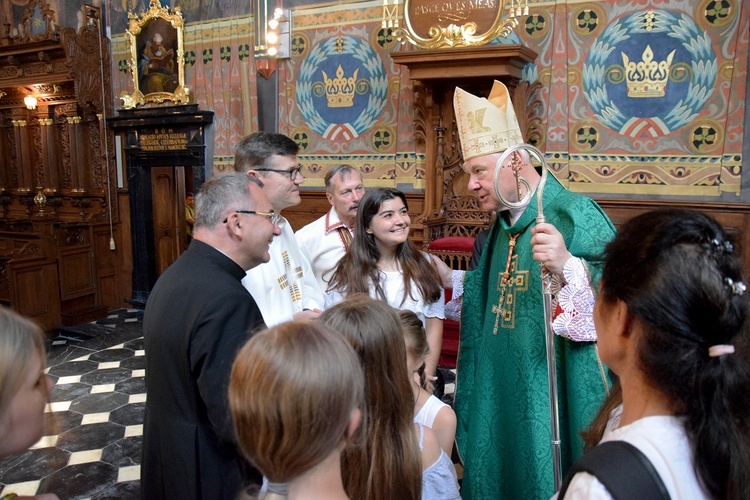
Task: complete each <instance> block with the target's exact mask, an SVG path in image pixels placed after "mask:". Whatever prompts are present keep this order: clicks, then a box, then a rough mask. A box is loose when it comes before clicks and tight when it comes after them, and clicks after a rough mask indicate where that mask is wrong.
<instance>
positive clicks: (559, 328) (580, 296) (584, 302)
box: [552, 257, 596, 342]
mask: <svg viewBox="0 0 750 500" xmlns="http://www.w3.org/2000/svg"><path fill="white" fill-rule="evenodd" d="M563 277H564V278H565V282H566V284H565V286H563V287H562V288H561V289H560V291H559V292H558V294H557V305H558V306H559V307H560V309H562V312H561V313H560V314H558V315H557V317H555V319H554V320H553V321H552V330H554V332H555V333H556V334H558V335H560V336H561V337H565V338H567V339H570V340H574V341H576V342H596V329H595V328H594V291H593V290H592V289H591V282H590V280H589V273H588V270H587V269H586V265H585V263H584V262H583V260H582V259H579V258H578V257H572V258H570V259H568V261H567V262H566V263H565V266H563Z"/></svg>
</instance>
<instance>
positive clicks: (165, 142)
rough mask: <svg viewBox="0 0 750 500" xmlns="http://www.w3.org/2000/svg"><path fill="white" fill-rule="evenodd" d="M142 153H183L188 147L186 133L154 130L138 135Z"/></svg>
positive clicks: (163, 129) (165, 129) (166, 129)
mask: <svg viewBox="0 0 750 500" xmlns="http://www.w3.org/2000/svg"><path fill="white" fill-rule="evenodd" d="M138 139H139V143H140V146H141V150H142V151H184V150H186V149H187V145H188V133H187V131H174V130H172V129H170V128H162V129H154V131H153V133H144V132H141V133H140V134H139V135H138Z"/></svg>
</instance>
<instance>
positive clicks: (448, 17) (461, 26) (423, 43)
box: [384, 0, 528, 49]
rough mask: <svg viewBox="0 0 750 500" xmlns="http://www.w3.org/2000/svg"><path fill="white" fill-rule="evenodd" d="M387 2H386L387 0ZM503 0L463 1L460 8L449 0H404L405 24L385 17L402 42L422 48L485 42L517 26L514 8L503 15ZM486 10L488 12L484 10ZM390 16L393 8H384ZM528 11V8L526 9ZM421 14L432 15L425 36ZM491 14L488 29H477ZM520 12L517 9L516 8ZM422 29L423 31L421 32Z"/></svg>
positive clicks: (392, 14) (503, 35) (504, 6)
mask: <svg viewBox="0 0 750 500" xmlns="http://www.w3.org/2000/svg"><path fill="white" fill-rule="evenodd" d="M386 4H387V3H386ZM505 4H506V2H505V0H497V1H495V2H471V3H469V2H465V3H462V6H461V7H460V8H459V7H457V6H456V5H454V4H453V3H452V2H447V1H445V0H442V1H428V2H426V1H424V0H404V23H405V25H406V26H405V28H400V27H398V21H397V20H396V21H395V22H394V21H393V20H389V21H386V19H385V17H384V24H389V25H390V26H389V27H392V29H393V30H394V32H395V35H396V36H397V39H398V40H399V41H400V42H401V43H405V42H406V41H408V42H410V43H411V44H413V45H416V46H417V47H421V48H423V49H436V48H440V47H464V46H471V45H485V44H487V43H489V42H490V41H491V40H493V39H495V38H497V37H507V36H508V35H509V34H510V33H511V32H512V31H513V30H514V29H515V28H516V26H518V19H517V17H516V14H515V11H514V10H513V9H511V15H510V16H509V17H508V18H506V19H503V12H504V11H505V8H506V5H505ZM484 11H487V12H484ZM384 12H386V13H387V14H388V16H389V19H390V18H393V17H394V12H393V11H392V10H388V11H386V7H385V6H384ZM527 12H528V11H527ZM422 14H424V15H425V16H426V17H430V16H431V17H434V18H435V22H436V24H434V25H432V26H430V27H429V29H428V30H427V33H426V35H427V36H425V33H424V31H425V30H424V29H419V27H418V26H417V24H418V23H417V21H416V18H417V17H418V15H422ZM487 14H489V15H490V16H491V20H492V22H491V24H490V25H489V29H487V30H486V31H483V32H481V33H477V30H478V29H479V24H478V23H481V26H485V25H487V19H486V16H487ZM518 15H520V12H518ZM420 33H422V34H420Z"/></svg>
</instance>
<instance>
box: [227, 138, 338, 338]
mask: <svg viewBox="0 0 750 500" xmlns="http://www.w3.org/2000/svg"><path fill="white" fill-rule="evenodd" d="M298 152H299V146H298V145H297V143H296V142H294V141H293V140H292V139H290V138H289V137H287V136H285V135H283V134H277V133H273V132H255V133H253V134H250V135H249V136H247V137H245V138H244V139H243V140H242V141H240V143H239V144H238V145H237V151H236V152H235V156H234V169H235V170H236V171H238V172H245V173H248V174H250V175H252V176H254V177H257V178H258V179H260V180H261V181H262V183H263V191H264V192H265V194H266V195H267V196H268V199H269V201H270V202H271V205H273V210H274V212H275V213H276V214H280V212H281V211H282V210H284V209H285V208H289V207H293V206H295V205H299V203H300V202H301V201H302V199H301V198H300V193H299V186H300V184H302V183H303V182H304V180H305V178H304V176H303V175H302V172H301V170H302V167H301V166H300V165H299V161H298V159H297V153H298ZM279 227H281V235H280V236H278V237H276V238H274V240H273V242H272V243H271V247H270V248H269V254H270V255H271V260H270V261H268V262H267V263H265V264H262V265H260V266H258V267H256V268H253V269H251V270H250V271H248V272H247V276H246V277H245V279H243V280H242V284H243V285H244V286H245V288H247V289H248V291H249V292H250V294H251V295H252V296H253V297H254V298H255V301H256V302H257V303H258V307H260V311H261V313H263V320H264V321H265V323H266V325H268V326H269V327H271V326H274V325H277V324H279V323H283V322H285V321H291V320H293V319H296V320H301V319H315V318H317V317H318V316H319V315H320V312H321V311H320V310H321V309H322V307H323V304H324V303H325V298H324V295H323V291H322V290H321V288H320V286H319V285H318V282H317V280H316V279H315V275H314V274H313V271H312V268H311V267H310V263H309V262H308V260H307V259H306V258H305V257H304V256H303V255H302V254H301V252H300V249H299V246H298V245H297V240H295V238H294V232H293V231H292V227H291V226H290V225H289V222H288V221H287V220H286V219H285V218H284V217H280V219H279Z"/></svg>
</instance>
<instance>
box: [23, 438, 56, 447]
mask: <svg viewBox="0 0 750 500" xmlns="http://www.w3.org/2000/svg"><path fill="white" fill-rule="evenodd" d="M56 444H57V436H44V437H43V438H42V439H40V440H39V441H37V442H36V443H34V444H33V445H32V446H30V447H29V449H31V450H38V449H39V448H49V447H50V446H55V445H56Z"/></svg>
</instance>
